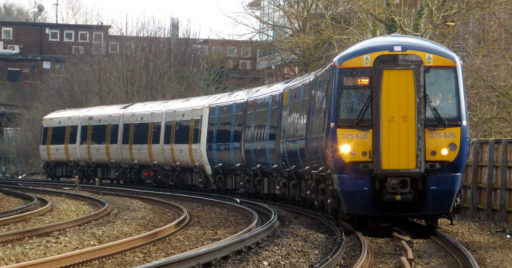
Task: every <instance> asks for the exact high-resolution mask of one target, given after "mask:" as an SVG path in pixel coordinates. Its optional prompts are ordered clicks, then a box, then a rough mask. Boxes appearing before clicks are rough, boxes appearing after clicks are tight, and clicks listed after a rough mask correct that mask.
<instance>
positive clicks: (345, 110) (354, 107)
mask: <svg viewBox="0 0 512 268" xmlns="http://www.w3.org/2000/svg"><path fill="white" fill-rule="evenodd" d="M370 74H371V69H366V68H365V69H361V68H360V69H345V70H343V72H342V74H341V77H340V79H341V81H340V85H341V90H340V98H339V99H340V110H339V119H340V122H339V125H340V126H341V127H350V128H353V127H355V128H357V127H360V126H363V127H369V126H370V124H371V117H372V107H371V106H372V98H371V92H372V91H371V81H370Z"/></svg>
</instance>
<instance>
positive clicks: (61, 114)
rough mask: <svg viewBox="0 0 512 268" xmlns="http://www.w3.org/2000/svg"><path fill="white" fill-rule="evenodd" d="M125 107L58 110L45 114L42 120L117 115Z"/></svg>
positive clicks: (111, 106) (110, 106)
mask: <svg viewBox="0 0 512 268" xmlns="http://www.w3.org/2000/svg"><path fill="white" fill-rule="evenodd" d="M126 105H127V104H118V105H105V106H94V107H85V108H74V109H63V110H58V111H55V112H52V113H49V114H47V115H46V116H45V117H43V120H53V119H60V118H71V117H80V116H83V115H88V116H92V115H104V114H115V113H119V111H120V110H121V108H122V107H124V106H126Z"/></svg>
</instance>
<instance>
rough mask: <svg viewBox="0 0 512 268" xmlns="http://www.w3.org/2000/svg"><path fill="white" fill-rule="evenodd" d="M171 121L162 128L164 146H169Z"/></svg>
mask: <svg viewBox="0 0 512 268" xmlns="http://www.w3.org/2000/svg"><path fill="white" fill-rule="evenodd" d="M171 132H172V121H167V122H165V127H164V144H171V135H172V133H171Z"/></svg>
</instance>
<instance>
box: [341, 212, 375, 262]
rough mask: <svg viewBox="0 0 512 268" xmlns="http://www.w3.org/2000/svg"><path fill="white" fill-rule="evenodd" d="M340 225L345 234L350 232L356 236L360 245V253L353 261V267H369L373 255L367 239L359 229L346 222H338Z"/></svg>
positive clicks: (372, 260)
mask: <svg viewBox="0 0 512 268" xmlns="http://www.w3.org/2000/svg"><path fill="white" fill-rule="evenodd" d="M340 224H341V226H343V230H345V234H346V235H348V234H352V235H355V236H356V237H357V240H358V241H359V244H360V245H361V248H360V251H361V254H360V255H359V258H358V259H357V261H356V263H354V265H353V267H354V268H370V267H373V265H374V257H373V251H372V249H371V247H370V245H369V244H368V241H367V240H366V239H365V238H364V236H363V234H362V233H361V232H359V231H356V230H355V229H354V228H353V227H352V226H350V225H349V224H348V223H346V222H343V221H342V222H340Z"/></svg>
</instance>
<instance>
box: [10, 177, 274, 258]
mask: <svg viewBox="0 0 512 268" xmlns="http://www.w3.org/2000/svg"><path fill="white" fill-rule="evenodd" d="M27 184H30V183H27ZM33 185H38V186H43V185H46V186H49V187H69V186H70V184H57V183H48V184H45V183H34V184H33ZM80 189H81V190H84V191H90V192H98V193H99V192H101V193H104V194H114V195H120V196H130V197H136V198H146V199H148V200H149V199H152V200H159V199H155V198H151V197H148V196H152V197H157V198H172V199H186V200H194V201H196V202H205V203H209V204H211V203H212V202H214V203H216V204H218V205H220V206H226V207H229V209H231V210H236V211H239V212H241V213H243V214H245V215H248V217H250V218H251V224H250V225H249V226H248V227H246V228H245V229H244V230H242V231H240V232H238V233H236V234H234V235H232V236H230V237H228V238H225V239H223V240H220V241H217V242H215V243H212V244H209V245H207V246H204V247H200V248H197V249H194V250H190V251H187V252H184V253H181V254H178V255H175V256H171V257H169V258H165V259H161V260H159V261H156V262H153V263H148V264H145V265H143V266H142V267H157V266H158V267H161V266H165V267H194V266H197V265H198V264H206V263H216V262H217V261H218V260H219V259H220V258H222V257H224V256H227V255H229V254H232V253H233V252H236V251H239V250H242V249H244V248H246V247H248V246H250V245H253V244H255V243H256V242H258V241H260V240H261V239H263V238H264V237H266V236H268V235H269V234H270V233H272V232H273V231H274V230H275V228H277V226H278V216H277V212H276V211H275V210H274V209H272V208H270V207H268V206H267V205H265V204H261V203H258V202H252V201H246V200H234V199H230V200H231V201H232V202H228V201H221V200H218V199H212V198H205V197H201V196H189V195H185V194H173V193H165V192H152V191H142V190H133V189H122V188H115V187H97V186H89V185H80ZM224 199H225V198H224ZM249 215H250V216H249ZM187 218H188V216H187ZM147 243H150V242H146V243H144V244H147ZM141 245H143V244H141ZM134 247H136V246H132V247H131V248H134ZM84 250H85V249H84ZM125 250H127V249H123V250H121V251H125ZM100 251H102V252H104V251H105V250H104V249H102V250H100ZM117 252H119V251H117ZM68 254H71V253H68ZM68 254H63V255H68ZM77 254H81V253H80V252H77ZM112 254H115V252H112V253H108V254H103V255H102V256H95V257H87V258H83V259H78V258H77V257H74V258H75V260H74V261H73V262H69V263H66V264H58V263H56V262H55V261H56V260H53V259H52V258H56V257H57V256H55V257H52V258H48V259H49V260H47V261H48V263H49V264H50V263H51V264H50V265H48V267H51V266H54V265H70V264H75V263H80V262H85V261H88V260H92V259H95V258H99V257H103V256H107V255H112ZM45 262H46V260H45ZM42 264H43V263H34V264H32V262H30V263H26V265H36V266H40V265H42ZM19 265H23V266H12V267H30V266H24V265H25V264H24V263H22V264H19ZM45 265H46V264H45ZM34 267H35V266H34Z"/></svg>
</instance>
